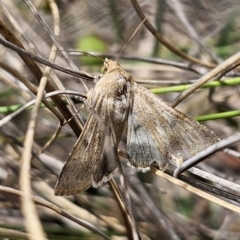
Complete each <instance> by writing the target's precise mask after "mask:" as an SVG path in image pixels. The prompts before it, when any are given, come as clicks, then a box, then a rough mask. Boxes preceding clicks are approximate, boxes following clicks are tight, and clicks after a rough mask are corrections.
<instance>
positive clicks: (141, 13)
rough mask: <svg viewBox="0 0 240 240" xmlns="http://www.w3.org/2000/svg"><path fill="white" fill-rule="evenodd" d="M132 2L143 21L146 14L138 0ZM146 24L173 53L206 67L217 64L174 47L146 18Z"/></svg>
mask: <svg viewBox="0 0 240 240" xmlns="http://www.w3.org/2000/svg"><path fill="white" fill-rule="evenodd" d="M131 3H132V5H133V7H134V9H135V11H136V13H137V14H138V16H139V18H140V19H141V20H142V21H143V20H144V19H145V18H146V16H145V15H144V13H143V11H142V9H141V7H140V6H139V4H138V2H137V0H131ZM144 25H145V26H146V28H147V29H148V30H149V32H151V33H152V34H153V36H155V37H156V38H157V39H158V41H159V42H160V43H162V44H163V45H164V46H165V47H166V48H168V49H169V50H170V51H172V52H173V53H175V54H176V55H177V56H179V57H181V58H183V59H185V60H187V61H189V62H191V63H194V64H199V65H202V66H204V67H207V68H213V67H215V66H216V65H215V64H212V63H205V62H202V61H200V60H198V59H196V58H194V57H191V56H189V55H187V54H185V53H184V52H182V51H180V50H179V49H178V48H176V47H174V46H173V45H172V44H171V43H170V42H168V41H167V40H166V39H165V38H163V37H162V35H161V34H160V33H159V32H158V31H157V30H156V29H155V28H154V27H153V25H152V24H151V23H150V22H149V21H148V20H146V21H145V22H144Z"/></svg>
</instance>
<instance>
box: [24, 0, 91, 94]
mask: <svg viewBox="0 0 240 240" xmlns="http://www.w3.org/2000/svg"><path fill="white" fill-rule="evenodd" d="M24 2H25V3H26V4H27V6H28V7H29V8H30V9H31V11H32V12H33V13H34V15H35V17H36V18H37V19H38V21H39V22H40V23H41V24H42V25H43V27H44V28H45V29H47V31H48V33H49V35H50V37H51V38H52V40H53V42H54V43H55V44H56V46H57V47H58V49H60V50H63V49H64V48H63V47H62V45H61V44H60V43H59V42H58V40H57V38H56V37H55V35H54V33H53V32H52V30H51V29H50V27H49V26H48V25H47V23H46V22H45V21H44V19H43V18H42V17H41V16H40V15H39V13H38V11H37V9H36V8H35V7H34V5H33V4H32V3H31V2H30V1H28V0H24ZM61 52H62V54H63V56H64V57H65V58H66V60H67V61H68V62H69V64H70V66H71V67H72V68H73V69H75V70H78V67H77V66H76V65H75V64H74V62H73V61H72V59H71V58H69V56H68V54H67V53H66V52H65V51H61ZM80 81H81V83H82V85H83V86H84V88H85V90H86V92H88V91H89V89H88V86H87V85H86V82H85V81H84V80H83V79H82V78H80Z"/></svg>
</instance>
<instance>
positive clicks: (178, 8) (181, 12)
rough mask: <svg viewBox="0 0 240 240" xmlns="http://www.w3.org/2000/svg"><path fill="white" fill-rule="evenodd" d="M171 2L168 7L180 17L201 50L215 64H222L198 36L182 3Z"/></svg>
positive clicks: (176, 0)
mask: <svg viewBox="0 0 240 240" xmlns="http://www.w3.org/2000/svg"><path fill="white" fill-rule="evenodd" d="M171 2H172V4H169V1H167V3H168V5H169V6H170V7H171V8H172V9H173V10H174V12H175V14H176V15H177V16H178V18H179V19H180V21H181V22H182V23H183V24H184V26H185V27H186V29H187V30H188V32H189V35H190V36H191V38H192V39H193V40H194V41H195V42H196V43H197V44H198V45H199V46H200V48H202V49H203V50H204V51H205V52H207V53H208V54H209V55H210V57H211V58H212V59H213V60H214V61H215V62H217V63H220V60H219V58H218V57H217V56H216V54H215V53H214V52H213V51H212V50H211V49H210V48H209V47H208V46H206V44H205V43H204V42H203V41H202V39H201V37H200V36H199V35H198V33H197V31H196V30H195V28H194V27H193V26H192V25H191V23H190V22H189V21H188V19H187V17H186V15H185V13H184V10H183V6H182V3H181V2H180V1H179V0H171Z"/></svg>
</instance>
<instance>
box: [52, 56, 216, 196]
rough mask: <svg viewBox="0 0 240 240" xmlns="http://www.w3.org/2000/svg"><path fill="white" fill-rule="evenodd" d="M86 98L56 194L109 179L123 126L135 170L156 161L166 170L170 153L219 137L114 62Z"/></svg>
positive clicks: (197, 149) (107, 62) (189, 149)
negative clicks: (84, 117) (80, 124)
mask: <svg viewBox="0 0 240 240" xmlns="http://www.w3.org/2000/svg"><path fill="white" fill-rule="evenodd" d="M104 67H105V69H106V72H105V74H104V75H103V77H102V78H101V79H100V80H99V81H98V82H97V84H96V86H95V87H94V88H93V89H91V90H90V92H89V94H88V98H87V102H88V106H89V111H90V115H89V117H88V120H87V122H86V124H85V126H84V129H83V131H82V133H81V135H80V137H79V139H78V140H77V142H76V144H75V146H74V148H73V150H72V152H71V153H70V155H69V157H68V160H67V162H66V163H65V165H64V167H63V169H62V172H61V174H60V177H59V180H58V182H57V185H56V188H55V194H56V195H70V194H75V193H78V192H81V191H84V190H86V189H87V188H89V187H90V186H94V187H97V186H99V185H101V184H102V183H103V182H106V181H108V180H109V179H110V178H111V177H112V175H113V173H114V172H115V170H116V169H117V161H119V159H118V155H117V146H118V143H119V141H120V138H121V136H122V134H123V131H124V129H125V128H126V127H127V152H128V155H129V157H130V159H129V160H130V163H131V164H132V166H133V167H134V168H136V169H142V170H146V169H148V168H149V166H150V165H151V164H152V163H153V162H156V163H158V165H159V167H160V169H163V170H164V169H165V168H166V167H167V164H168V162H169V159H170V158H171V157H172V156H178V155H179V153H181V151H183V150H185V151H187V152H188V153H189V155H190V156H193V155H195V154H196V153H198V152H200V151H202V150H204V149H205V148H207V147H208V146H210V145H212V144H214V143H215V142H217V141H218V140H219V139H218V137H217V136H216V135H215V134H214V133H213V132H212V131H211V130H209V129H208V128H207V127H205V126H203V125H201V124H200V123H198V122H197V121H195V120H193V119H191V118H189V117H187V116H186V115H184V114H183V113H181V112H179V111H177V110H176V109H174V108H172V107H170V106H169V105H168V104H167V103H166V102H164V101H163V100H162V99H160V98H158V97H157V96H155V95H154V94H153V93H151V92H150V91H149V90H147V89H146V88H144V87H142V86H140V85H138V84H137V83H136V82H135V81H134V79H133V77H132V76H131V75H130V74H129V73H127V72H126V71H124V70H123V69H122V68H121V67H120V65H119V64H118V63H117V62H115V61H112V60H108V59H106V60H105V64H104Z"/></svg>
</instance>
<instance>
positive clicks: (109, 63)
mask: <svg viewBox="0 0 240 240" xmlns="http://www.w3.org/2000/svg"><path fill="white" fill-rule="evenodd" d="M115 68H120V65H119V63H118V62H116V61H113V60H111V59H108V58H105V60H104V65H103V67H102V73H103V74H105V73H107V72H111V71H112V70H113V69H115Z"/></svg>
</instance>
